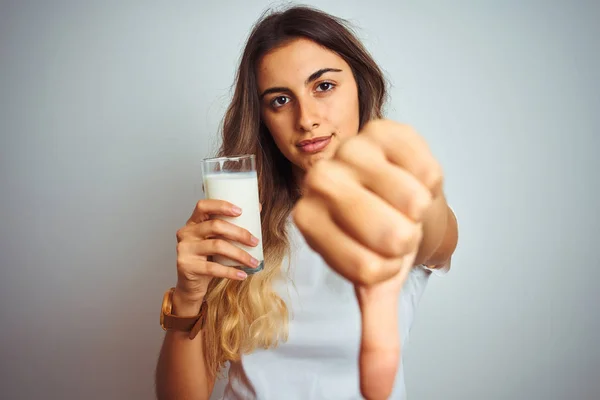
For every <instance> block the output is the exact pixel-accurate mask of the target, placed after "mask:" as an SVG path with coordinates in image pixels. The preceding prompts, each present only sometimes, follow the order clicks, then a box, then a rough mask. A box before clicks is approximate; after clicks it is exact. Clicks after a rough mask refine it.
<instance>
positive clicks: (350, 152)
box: [336, 136, 365, 160]
mask: <svg viewBox="0 0 600 400" xmlns="http://www.w3.org/2000/svg"><path fill="white" fill-rule="evenodd" d="M359 139H361V140H359ZM364 145H365V141H364V140H362V138H361V137H360V136H357V137H353V138H351V139H349V140H347V141H346V142H344V143H343V144H342V145H341V146H340V148H339V149H338V151H337V152H336V158H339V159H341V160H353V159H355V158H356V157H357V156H359V155H360V153H361V152H362V150H363V146H364Z"/></svg>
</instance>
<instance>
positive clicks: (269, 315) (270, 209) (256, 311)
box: [203, 6, 387, 377]
mask: <svg viewBox="0 0 600 400" xmlns="http://www.w3.org/2000/svg"><path fill="white" fill-rule="evenodd" d="M295 38H306V39H309V40H312V41H314V42H316V43H318V44H320V45H321V46H324V47H326V48H328V49H329V50H331V51H333V52H335V53H337V54H338V55H339V56H340V57H342V58H343V59H344V60H345V61H346V63H348V65H349V66H350V67H351V69H352V73H353V75H354V79H355V81H356V84H357V87H358V97H359V113H360V116H359V125H360V127H361V128H362V127H363V126H364V124H365V123H366V122H368V121H369V120H371V119H375V118H381V117H382V109H383V105H384V103H385V100H386V96H387V95H386V82H385V79H384V77H383V73H382V71H381V70H380V68H379V67H378V66H377V64H376V63H375V61H374V60H373V58H372V57H371V56H370V54H369V53H368V52H367V51H366V49H365V48H364V46H363V45H362V44H361V42H360V41H359V40H358V39H357V37H356V36H355V34H354V33H353V31H352V29H351V28H350V27H349V24H348V23H347V22H346V21H345V20H342V19H340V18H337V17H334V16H332V15H329V14H327V13H325V12H322V11H320V10H317V9H314V8H310V7H300V6H296V7H291V8H288V9H285V10H283V11H277V12H268V13H265V14H264V15H263V16H261V18H260V19H259V20H258V22H257V23H256V24H255V25H254V27H253V29H252V31H251V33H250V35H249V37H248V40H247V42H246V46H245V49H244V51H243V54H242V56H241V60H240V63H239V68H238V70H237V75H236V79H235V83H234V85H235V89H234V93H233V98H232V100H231V103H230V105H229V107H228V109H227V112H226V113H225V116H224V119H223V123H222V145H221V147H220V149H219V152H218V156H232V155H238V154H255V155H256V167H257V174H258V185H259V193H260V194H259V197H260V202H261V204H262V213H261V223H262V237H263V250H264V256H265V264H264V265H265V266H264V270H263V271H261V272H259V273H257V274H255V275H250V276H249V277H248V278H247V279H245V280H244V281H234V280H228V279H222V278H215V279H213V281H211V284H210V286H209V289H208V292H207V295H206V301H207V303H208V312H207V315H206V321H205V324H204V333H203V340H204V354H205V358H206V365H207V369H208V372H209V373H210V374H211V376H212V377H214V376H216V374H217V373H218V372H219V371H220V369H221V367H222V366H223V365H224V363H225V362H226V361H235V360H239V358H240V357H241V355H242V354H245V353H249V352H251V351H252V350H254V349H256V348H259V347H260V348H271V347H275V346H277V344H278V343H279V342H280V341H285V340H287V330H288V310H287V307H286V304H285V302H284V301H283V299H282V298H281V297H280V296H279V295H278V294H277V293H276V292H275V291H274V290H273V288H272V281H273V279H274V278H275V277H276V276H278V274H279V273H280V272H281V270H282V268H281V264H282V261H283V259H284V258H285V255H286V254H287V253H288V251H289V240H288V233H287V221H288V216H289V215H290V213H291V210H292V208H293V206H294V204H295V202H296V201H297V200H298V198H299V197H300V193H299V190H298V187H297V184H296V182H295V181H294V177H293V175H292V165H291V163H290V161H288V160H287V159H286V158H285V157H284V156H283V154H282V153H281V152H280V151H279V149H278V148H277V146H276V144H275V142H274V140H273V138H272V136H271V134H270V132H269V131H268V129H267V128H266V126H265V125H264V123H263V122H262V120H261V109H260V107H261V104H260V99H259V93H258V85H257V78H256V68H257V64H258V62H259V61H260V59H261V57H263V56H264V55H265V54H266V53H268V52H269V51H272V50H274V49H276V48H278V47H280V46H282V45H284V44H285V43H287V42H289V41H290V40H293V39H295Z"/></svg>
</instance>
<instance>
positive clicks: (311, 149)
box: [296, 135, 333, 153]
mask: <svg viewBox="0 0 600 400" xmlns="http://www.w3.org/2000/svg"><path fill="white" fill-rule="evenodd" d="M332 136H333V135H329V136H321V137H317V138H313V139H308V140H303V141H301V142H300V143H298V144H297V145H296V147H298V148H299V149H300V151H302V152H303V153H317V152H319V151H321V150H323V149H325V148H326V147H327V145H328V144H329V142H331V137H332Z"/></svg>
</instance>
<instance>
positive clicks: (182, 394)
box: [156, 290, 214, 400]
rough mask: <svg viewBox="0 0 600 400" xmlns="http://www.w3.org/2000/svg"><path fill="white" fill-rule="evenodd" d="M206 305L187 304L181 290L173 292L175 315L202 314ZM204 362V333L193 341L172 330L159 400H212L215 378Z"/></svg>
mask: <svg viewBox="0 0 600 400" xmlns="http://www.w3.org/2000/svg"><path fill="white" fill-rule="evenodd" d="M201 303H202V302H200V303H197V302H194V303H187V302H185V301H184V300H183V299H181V297H180V296H178V292H177V290H175V293H173V313H174V314H177V315H181V316H193V315H198V313H199V312H200V305H201ZM207 372H208V371H207V370H206V364H205V362H204V352H203V346H202V331H200V333H198V335H197V336H196V337H195V338H194V340H190V339H189V334H188V333H186V332H177V331H168V332H167V334H166V335H165V339H164V342H163V345H162V349H161V351H160V356H159V359H158V365H157V368H156V396H157V398H158V399H159V400H173V399H194V400H196V399H198V400H208V399H209V398H210V395H211V393H212V390H213V386H214V379H213V378H210V377H209V374H208V373H207Z"/></svg>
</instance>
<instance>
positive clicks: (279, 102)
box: [271, 96, 290, 108]
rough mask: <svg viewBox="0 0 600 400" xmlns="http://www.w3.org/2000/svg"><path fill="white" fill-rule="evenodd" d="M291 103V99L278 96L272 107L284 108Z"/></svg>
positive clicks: (272, 102)
mask: <svg viewBox="0 0 600 400" xmlns="http://www.w3.org/2000/svg"><path fill="white" fill-rule="evenodd" d="M289 101H290V98H289V97H287V96H277V97H275V98H274V99H273V100H271V106H272V107H275V108H279V107H282V106H284V105H286V104H287V103H288V102H289Z"/></svg>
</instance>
